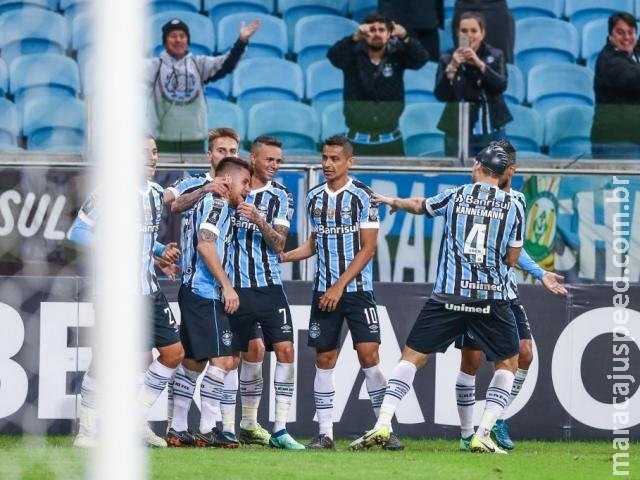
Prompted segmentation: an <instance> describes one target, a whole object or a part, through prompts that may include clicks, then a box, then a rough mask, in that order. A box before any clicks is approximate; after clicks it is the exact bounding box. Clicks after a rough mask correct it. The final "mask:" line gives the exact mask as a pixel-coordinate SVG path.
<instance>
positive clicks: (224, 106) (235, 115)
mask: <svg viewBox="0 0 640 480" xmlns="http://www.w3.org/2000/svg"><path fill="white" fill-rule="evenodd" d="M207 127H208V128H209V130H211V129H214V128H220V127H227V128H233V129H234V130H235V131H236V132H238V135H240V139H241V140H242V139H244V138H245V135H246V133H247V127H246V124H245V119H244V112H243V111H242V109H241V108H240V107H239V106H238V105H236V104H235V103H233V102H229V101H227V100H215V99H207Z"/></svg>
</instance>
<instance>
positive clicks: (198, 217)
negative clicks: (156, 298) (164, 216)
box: [167, 157, 251, 448]
mask: <svg viewBox="0 0 640 480" xmlns="http://www.w3.org/2000/svg"><path fill="white" fill-rule="evenodd" d="M227 175H228V177H229V189H228V192H227V194H226V195H225V196H224V197H221V196H219V195H216V194H213V193H207V194H206V195H205V196H204V197H202V198H201V199H200V200H199V201H198V203H197V204H196V205H195V206H194V208H192V209H191V210H190V211H189V216H188V218H187V221H186V222H185V228H184V229H183V238H182V248H183V269H182V271H183V273H182V285H181V286H180V291H179V293H178V303H179V305H180V312H181V314H182V322H181V323H180V337H181V339H182V342H183V344H184V348H185V359H184V360H183V362H182V368H181V372H183V374H180V373H177V374H176V377H175V382H174V385H173V397H174V398H173V402H174V405H173V418H172V421H171V425H170V428H169V431H168V432H167V439H168V442H169V443H170V444H171V445H174V446H190V445H193V444H195V445H197V446H201V447H223V448H237V447H238V446H239V442H238V440H237V438H236V436H235V407H236V396H237V391H238V387H237V382H235V388H233V386H231V387H229V386H228V384H226V383H225V377H227V376H228V374H229V372H230V371H234V370H236V369H237V364H235V362H234V357H233V351H234V347H233V333H232V332H231V327H230V325H229V319H228V315H230V314H232V313H234V312H235V311H236V310H237V309H238V306H239V298H238V294H237V293H236V291H235V290H234V288H233V284H232V283H231V280H229V276H228V274H227V271H226V270H225V264H226V257H227V255H228V254H229V245H230V241H231V238H230V237H231V230H230V226H231V220H230V219H231V217H232V216H233V215H234V212H233V209H235V208H236V207H237V206H238V205H239V204H240V203H242V202H243V201H244V197H246V195H247V194H248V193H249V190H250V186H251V166H250V165H249V164H248V163H247V162H245V161H244V160H242V159H239V158H237V157H227V158H225V159H223V160H222V161H221V162H220V164H219V165H218V167H217V169H216V176H217V177H225V176H227ZM205 367H206V370H205ZM203 370H205V375H204V378H203V379H202V384H201V387H200V429H199V430H200V432H199V433H197V434H196V435H195V438H194V436H193V435H192V434H191V433H190V432H189V431H188V428H187V415H188V412H189V407H190V406H191V401H192V398H193V393H194V391H195V381H196V379H197V377H198V375H199V374H200V373H201V372H202V371H203ZM218 412H221V414H222V431H220V430H218V428H217V427H216V416H217V413H218Z"/></svg>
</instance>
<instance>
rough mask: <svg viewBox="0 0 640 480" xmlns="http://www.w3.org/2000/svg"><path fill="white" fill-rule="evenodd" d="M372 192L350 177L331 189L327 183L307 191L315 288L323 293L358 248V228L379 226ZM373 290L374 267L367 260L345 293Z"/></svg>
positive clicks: (335, 279)
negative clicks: (314, 261)
mask: <svg viewBox="0 0 640 480" xmlns="http://www.w3.org/2000/svg"><path fill="white" fill-rule="evenodd" d="M372 193H373V192H372V191H371V189H370V188H369V187H368V186H366V185H365V184H364V183H362V182H360V181H358V180H354V179H349V182H348V183H347V184H346V185H345V186H344V187H343V188H341V189H340V190H338V191H336V192H332V191H331V190H329V189H328V188H327V184H326V183H322V184H320V185H317V186H316V187H314V188H313V189H311V190H310V191H309V193H307V198H306V209H307V215H308V218H309V225H310V227H311V231H312V232H314V233H315V237H316V240H315V241H316V245H315V247H316V253H317V255H318V258H317V262H316V275H315V280H314V289H315V290H317V291H319V292H326V291H327V289H328V288H329V287H331V286H332V285H334V284H335V283H336V281H337V280H338V278H339V277H340V275H342V274H343V273H344V272H345V270H346V269H347V268H348V267H349V265H350V264H351V261H352V260H353V258H354V257H355V256H356V254H357V253H358V252H359V251H360V230H361V229H365V228H375V229H379V228H380V222H379V219H378V207H377V205H372V204H371V194H372ZM371 290H373V268H372V262H371V261H369V262H368V263H367V265H366V266H365V268H364V269H362V271H361V272H360V273H359V274H358V275H356V277H355V278H354V279H353V280H351V282H349V284H348V285H347V287H346V289H345V291H346V292H360V291H371Z"/></svg>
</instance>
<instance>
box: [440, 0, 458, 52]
mask: <svg viewBox="0 0 640 480" xmlns="http://www.w3.org/2000/svg"><path fill="white" fill-rule="evenodd" d="M455 4H456V1H455V0H444V23H447V22H449V23H451V19H452V18H453V11H454V10H455ZM441 51H444V50H441Z"/></svg>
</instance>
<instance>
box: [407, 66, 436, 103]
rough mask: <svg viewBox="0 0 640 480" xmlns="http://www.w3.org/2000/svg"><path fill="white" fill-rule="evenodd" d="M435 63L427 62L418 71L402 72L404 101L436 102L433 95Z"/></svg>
mask: <svg viewBox="0 0 640 480" xmlns="http://www.w3.org/2000/svg"><path fill="white" fill-rule="evenodd" d="M437 70H438V64H437V63H436V62H427V63H426V64H425V65H423V66H422V68H420V69H418V70H409V69H407V70H405V71H404V100H405V102H407V103H411V102H437V100H436V97H435V95H434V93H433V89H434V87H435V83H436V71H437Z"/></svg>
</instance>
